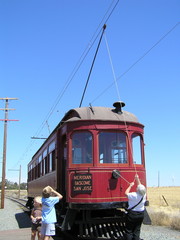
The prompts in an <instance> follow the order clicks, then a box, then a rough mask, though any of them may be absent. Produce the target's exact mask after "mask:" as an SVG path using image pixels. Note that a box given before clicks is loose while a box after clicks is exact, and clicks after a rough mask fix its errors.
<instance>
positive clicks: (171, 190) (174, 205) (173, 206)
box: [147, 187, 180, 230]
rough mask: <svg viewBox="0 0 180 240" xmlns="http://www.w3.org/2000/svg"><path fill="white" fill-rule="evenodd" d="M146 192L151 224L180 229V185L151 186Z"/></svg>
mask: <svg viewBox="0 0 180 240" xmlns="http://www.w3.org/2000/svg"><path fill="white" fill-rule="evenodd" d="M147 194H148V200H149V202H150V206H149V207H147V211H148V213H149V215H150V218H151V220H152V224H153V225H160V226H169V227H171V228H173V229H177V230H180V187H159V188H158V187H156V188H153V187H152V188H148V190H147Z"/></svg>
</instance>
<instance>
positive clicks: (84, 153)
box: [72, 132, 92, 164]
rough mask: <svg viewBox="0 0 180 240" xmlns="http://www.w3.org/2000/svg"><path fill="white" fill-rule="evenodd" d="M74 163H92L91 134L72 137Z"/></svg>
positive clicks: (77, 134) (79, 134)
mask: <svg viewBox="0 0 180 240" xmlns="http://www.w3.org/2000/svg"><path fill="white" fill-rule="evenodd" d="M72 163H73V164H82V163H92V135H91V133H89V132H81V133H74V134H73V136H72Z"/></svg>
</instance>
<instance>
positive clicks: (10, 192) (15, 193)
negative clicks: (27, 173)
mask: <svg viewBox="0 0 180 240" xmlns="http://www.w3.org/2000/svg"><path fill="white" fill-rule="evenodd" d="M0 194H1V190H0ZM5 196H8V197H15V198H17V197H18V196H19V191H18V190H5ZM26 197H27V190H21V191H20V198H26Z"/></svg>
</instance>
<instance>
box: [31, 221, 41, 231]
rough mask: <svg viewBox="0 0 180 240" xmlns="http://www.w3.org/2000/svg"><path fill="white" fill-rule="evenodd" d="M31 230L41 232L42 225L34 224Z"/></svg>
mask: <svg viewBox="0 0 180 240" xmlns="http://www.w3.org/2000/svg"><path fill="white" fill-rule="evenodd" d="M31 229H32V230H33V231H38V232H40V231H41V224H40V223H38V224H36V223H32V225H31Z"/></svg>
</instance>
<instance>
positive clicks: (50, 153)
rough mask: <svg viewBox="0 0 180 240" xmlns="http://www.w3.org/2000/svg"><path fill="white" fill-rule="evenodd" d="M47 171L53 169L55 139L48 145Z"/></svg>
mask: <svg viewBox="0 0 180 240" xmlns="http://www.w3.org/2000/svg"><path fill="white" fill-rule="evenodd" d="M48 165H49V172H52V171H54V170H55V141H54V142H52V143H51V144H50V145H49V161H48Z"/></svg>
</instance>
